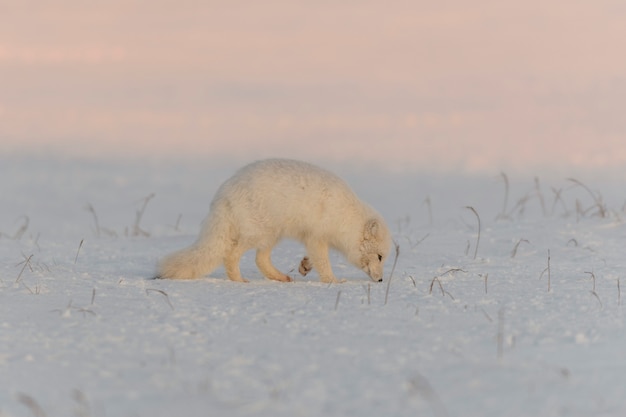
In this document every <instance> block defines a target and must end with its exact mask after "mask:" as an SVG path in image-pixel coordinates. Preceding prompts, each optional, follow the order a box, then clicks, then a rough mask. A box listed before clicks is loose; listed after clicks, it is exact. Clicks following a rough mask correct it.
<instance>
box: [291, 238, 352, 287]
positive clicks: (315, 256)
mask: <svg viewBox="0 0 626 417" xmlns="http://www.w3.org/2000/svg"><path fill="white" fill-rule="evenodd" d="M306 248H307V253H308V256H306V257H305V258H304V259H302V262H300V267H301V268H302V270H306V267H309V271H310V270H311V268H313V266H314V267H315V269H316V270H317V273H318V274H319V276H320V281H322V282H326V283H333V284H337V283H340V282H345V280H338V279H337V278H335V275H334V274H333V270H332V268H331V266H330V259H328V244H326V243H325V242H310V243H308V244H307V245H306ZM305 259H306V261H305ZM298 271H300V273H302V271H301V269H300V268H298ZM307 272H308V271H307Z"/></svg>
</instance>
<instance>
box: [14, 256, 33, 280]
mask: <svg viewBox="0 0 626 417" xmlns="http://www.w3.org/2000/svg"><path fill="white" fill-rule="evenodd" d="M33 256H34V255H30V256H29V257H28V258H26V257H24V258H25V259H24V261H22V262H20V263H19V264H17V265H18V266H19V265H22V264H24V266H22V269H21V270H20V273H19V274H18V275H17V279H16V280H15V283H16V284H17V283H18V282H20V280H21V279H22V274H23V273H24V270H25V269H26V267H27V266H28V267H29V268H30V271H31V272H32V271H33V267H32V265H31V264H30V260H31V259H32V258H33Z"/></svg>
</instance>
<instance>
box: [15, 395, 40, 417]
mask: <svg viewBox="0 0 626 417" xmlns="http://www.w3.org/2000/svg"><path fill="white" fill-rule="evenodd" d="M17 400H18V401H19V402H20V403H22V405H24V406H26V407H27V408H28V409H29V410H30V412H31V413H32V414H33V416H35V417H45V416H46V413H45V412H44V411H43V408H41V406H40V405H39V403H38V402H37V401H35V399H34V398H33V397H31V396H30V395H27V394H23V393H21V392H20V393H18V394H17Z"/></svg>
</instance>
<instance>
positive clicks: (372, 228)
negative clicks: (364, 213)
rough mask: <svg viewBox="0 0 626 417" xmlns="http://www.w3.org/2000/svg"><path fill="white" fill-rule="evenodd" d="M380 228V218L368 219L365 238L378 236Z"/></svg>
mask: <svg viewBox="0 0 626 417" xmlns="http://www.w3.org/2000/svg"><path fill="white" fill-rule="evenodd" d="M379 228H380V225H379V224H378V220H376V219H371V220H368V221H367V223H365V240H368V239H371V238H374V237H376V236H378V231H379Z"/></svg>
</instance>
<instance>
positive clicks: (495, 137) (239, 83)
mask: <svg viewBox="0 0 626 417" xmlns="http://www.w3.org/2000/svg"><path fill="white" fill-rule="evenodd" d="M12 3H15V5H6V4H2V5H0V144H1V148H0V151H5V152H8V151H24V150H32V149H46V150H54V151H56V152H58V153H67V154H71V155H117V154H124V155H131V156H138V155H141V154H142V153H148V154H149V155H151V156H158V155H168V156H170V155H174V156H177V157H186V156H188V157H193V158H197V157H198V156H206V157H211V156H215V155H227V156H228V155H231V156H235V157H237V158H239V159H250V158H258V157H261V156H273V155H278V156H291V157H299V158H303V159H314V160H320V159H325V158H328V159H332V160H345V159H349V160H351V161H353V162H360V161H364V162H369V161H378V164H379V165H381V166H388V167H395V168H398V167H404V168H411V169H424V170H436V171H449V170H464V171H470V172H499V171H500V170H503V169H504V170H513V171H520V172H531V173H532V172H534V170H539V169H544V168H546V167H552V168H558V169H569V168H572V169H579V168H585V169H615V168H619V167H622V166H626V117H625V116H624V109H625V108H626V58H625V57H624V53H623V51H624V40H625V39H626V25H625V24H624V22H625V21H626V3H624V2H623V1H622V0H615V1H611V0H596V1H582V0H581V1H576V0H574V1H572V0H569V1H562V0H554V1H550V2H545V1H539V0H530V1H524V2H520V1H515V2H513V1H488V0H477V1H472V2H468V1H462V0H443V1H437V2H433V1H421V0H407V1H402V0H387V1H375V0H372V1H367V0H363V1H356V0H348V1H343V2H331V1H326V0H322V1H317V2H310V1H297V0H269V1H263V2H244V1H239V0H235V1H227V2H218V1H204V2H201V1H194V0H179V1H147V0H124V1H120V0H108V1H95V2H83V1H78V0H57V1H42V2H35V3H32V4H31V2H28V1H25V2H12Z"/></svg>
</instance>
